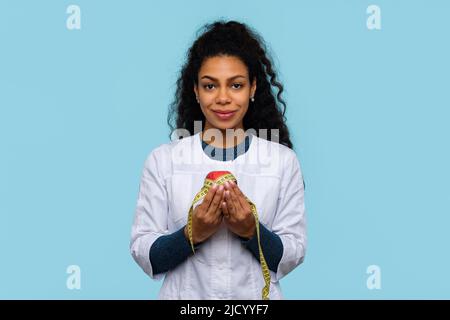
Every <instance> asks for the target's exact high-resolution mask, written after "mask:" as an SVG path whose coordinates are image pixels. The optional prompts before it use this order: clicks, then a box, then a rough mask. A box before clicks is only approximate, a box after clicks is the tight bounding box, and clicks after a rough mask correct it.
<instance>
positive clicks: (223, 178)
mask: <svg viewBox="0 0 450 320" xmlns="http://www.w3.org/2000/svg"><path fill="white" fill-rule="evenodd" d="M227 181H233V182H234V183H236V184H237V180H236V178H235V177H234V176H233V174H232V173H231V172H229V171H212V172H210V173H208V175H207V176H206V178H205V181H204V183H203V187H202V188H201V190H200V191H199V192H198V193H197V194H196V195H195V198H194V200H193V201H192V205H191V207H190V208H189V214H188V225H187V227H188V235H189V242H190V243H191V248H192V252H193V253H194V254H195V249H194V241H193V240H192V214H193V212H194V205H195V204H196V203H197V202H198V201H200V200H201V199H203V198H204V197H205V196H206V194H207V193H208V191H209V189H210V188H211V187H212V185H213V184H214V183H215V184H217V185H223V184H224V183H225V182H227ZM245 199H246V200H247V201H248V203H249V204H250V207H251V209H252V213H253V216H254V217H255V224H256V236H257V238H258V248H259V262H260V263H261V270H262V274H263V277H264V282H265V286H264V288H263V289H262V298H263V300H269V288H270V272H269V267H268V266H267V262H266V259H265V258H264V254H263V251H262V248H261V240H260V234H259V222H258V213H257V212H256V206H255V204H254V203H253V202H251V201H250V200H249V199H248V198H247V197H245Z"/></svg>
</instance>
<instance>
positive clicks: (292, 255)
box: [272, 150, 307, 280]
mask: <svg viewBox="0 0 450 320" xmlns="http://www.w3.org/2000/svg"><path fill="white" fill-rule="evenodd" d="M288 154H289V156H288V157H287V160H286V163H285V165H284V167H283V173H282V181H281V190H280V195H279V198H278V206H277V212H276V214H275V218H274V223H273V225H272V231H273V232H275V233H276V234H277V235H279V236H280V238H281V241H282V243H283V255H282V257H281V260H280V263H279V264H278V270H277V272H276V273H274V276H275V280H279V279H281V278H283V277H284V276H285V275H287V274H288V273H289V272H291V271H292V270H293V269H294V268H295V267H297V266H298V265H299V264H301V263H302V262H303V260H304V257H305V253H306V244H307V237H306V212H305V201H304V192H305V189H304V184H303V175H302V171H301V168H300V163H299V161H298V159H297V156H296V154H295V152H294V151H292V150H289V152H288Z"/></svg>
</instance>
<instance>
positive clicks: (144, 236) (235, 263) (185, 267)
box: [130, 133, 307, 299]
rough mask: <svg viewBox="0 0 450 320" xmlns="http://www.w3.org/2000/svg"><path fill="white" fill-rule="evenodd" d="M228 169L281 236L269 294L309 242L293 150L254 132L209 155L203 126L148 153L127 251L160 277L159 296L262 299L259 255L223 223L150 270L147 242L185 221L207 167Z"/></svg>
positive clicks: (273, 295) (277, 295) (274, 294)
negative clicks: (247, 140) (183, 255)
mask: <svg viewBox="0 0 450 320" xmlns="http://www.w3.org/2000/svg"><path fill="white" fill-rule="evenodd" d="M215 170H228V171H230V172H231V173H233V175H234V176H235V177H236V179H237V182H238V186H239V188H240V189H241V190H242V192H243V193H244V194H245V195H246V196H247V197H248V198H249V199H250V200H251V201H252V202H253V203H254V204H255V205H256V209H257V211H258V215H259V219H260V221H261V223H263V224H264V225H265V226H266V227H267V228H268V229H269V230H272V231H273V232H275V233H276V234H277V235H278V236H280V238H281V241H282V243H283V255H282V258H281V261H280V263H279V266H278V270H277V272H272V271H270V273H271V285H270V295H269V298H270V299H282V298H283V296H282V293H281V288H280V284H279V280H280V279H281V278H283V277H284V276H285V275H286V274H288V273H289V272H290V271H292V270H293V269H294V268H295V267H296V266H298V265H299V264H300V263H301V262H302V261H303V259H304V256H305V250H306V243H307V241H306V216H305V203H304V185H303V176H302V171H301V168H300V164H299V161H298V159H297V156H296V154H295V152H294V151H293V150H291V149H289V148H288V147H285V146H283V145H281V144H279V143H276V142H270V141H267V140H265V139H263V138H259V137H257V136H256V135H254V136H253V137H252V141H251V144H250V147H249V149H248V150H247V152H246V153H244V154H242V155H240V156H238V157H237V158H236V159H233V160H230V161H220V160H214V159H211V158H210V157H208V155H207V154H205V152H204V150H203V149H202V145H201V138H200V134H199V133H197V134H194V135H192V136H190V137H187V138H183V139H181V140H177V141H173V142H170V143H166V144H162V145H160V146H159V147H157V148H155V149H154V150H153V151H152V152H151V153H150V154H149V155H148V157H147V159H146V161H145V164H144V169H143V173H142V176H141V182H140V188H139V195H138V199H137V206H136V212H135V218H134V223H133V226H132V231H131V242H130V249H131V254H132V256H133V258H134V259H135V261H136V262H137V263H138V264H139V266H140V267H141V268H142V269H143V270H144V272H145V273H146V274H148V275H149V276H150V277H151V278H154V279H157V280H159V279H162V278H164V282H163V284H162V287H161V290H160V293H159V296H158V298H159V299H261V290H262V288H263V286H264V279H263V276H262V272H261V267H260V264H259V260H257V259H256V258H255V257H254V256H253V255H252V254H251V252H250V251H249V250H248V249H247V248H245V247H244V246H243V245H242V243H241V241H240V239H239V238H237V236H236V235H234V234H233V233H231V232H230V231H229V230H228V229H227V228H226V226H225V224H224V223H223V224H222V225H221V227H220V229H219V230H218V231H217V232H216V233H215V234H214V235H213V236H211V237H210V238H209V239H208V240H207V241H206V242H204V243H203V244H202V245H201V246H200V247H199V248H198V250H197V251H196V253H195V255H191V256H190V257H189V258H188V259H187V260H185V261H184V262H183V263H181V264H180V265H178V266H177V267H176V268H174V269H172V270H170V271H168V272H167V273H163V274H156V275H155V274H153V270H152V266H151V263H150V259H149V250H150V247H151V246H152V244H153V242H154V241H155V240H156V239H157V238H158V237H159V236H161V235H165V234H170V233H173V232H174V231H177V230H178V229H180V228H182V227H183V226H184V225H186V222H187V216H188V211H189V207H190V206H191V203H192V200H193V199H194V196H195V194H196V193H197V192H198V191H199V190H200V189H201V187H202V185H203V181H204V179H205V177H206V175H207V174H208V172H210V171H215Z"/></svg>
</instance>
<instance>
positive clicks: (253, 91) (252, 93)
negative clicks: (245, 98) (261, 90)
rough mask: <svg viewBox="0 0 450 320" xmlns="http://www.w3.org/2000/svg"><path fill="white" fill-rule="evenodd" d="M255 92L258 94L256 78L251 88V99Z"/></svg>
mask: <svg viewBox="0 0 450 320" xmlns="http://www.w3.org/2000/svg"><path fill="white" fill-rule="evenodd" d="M255 92H256V77H255V79H254V80H253V83H252V87H251V88H250V97H253V96H255Z"/></svg>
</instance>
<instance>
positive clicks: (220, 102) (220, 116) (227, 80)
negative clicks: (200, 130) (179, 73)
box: [194, 56, 256, 130]
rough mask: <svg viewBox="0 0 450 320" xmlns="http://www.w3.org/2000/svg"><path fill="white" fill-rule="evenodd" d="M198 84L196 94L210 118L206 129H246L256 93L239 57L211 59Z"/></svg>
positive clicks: (201, 106)
mask: <svg viewBox="0 0 450 320" xmlns="http://www.w3.org/2000/svg"><path fill="white" fill-rule="evenodd" d="M197 81H198V86H194V91H195V94H196V95H197V97H198V100H199V103H200V108H201V109H202V112H203V114H204V115H205V118H206V123H205V129H209V128H217V129H221V130H225V129H228V128H231V129H237V128H242V129H244V127H243V119H244V116H245V113H246V112H247V109H248V104H249V103H250V98H251V97H253V95H254V93H255V91H256V81H254V82H253V84H251V83H250V80H249V76H248V70H247V67H246V65H245V64H244V63H243V62H242V61H241V60H240V59H239V58H237V57H232V56H216V57H211V58H208V59H206V60H205V61H204V62H203V64H202V66H201V68H200V71H199V73H198V79H197Z"/></svg>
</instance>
